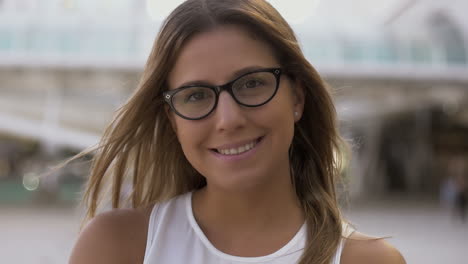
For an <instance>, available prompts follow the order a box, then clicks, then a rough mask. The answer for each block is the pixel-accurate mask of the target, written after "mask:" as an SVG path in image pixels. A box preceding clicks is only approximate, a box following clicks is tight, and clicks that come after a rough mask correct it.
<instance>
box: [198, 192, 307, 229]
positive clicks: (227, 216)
mask: <svg viewBox="0 0 468 264" xmlns="http://www.w3.org/2000/svg"><path fill="white" fill-rule="evenodd" d="M287 186H289V188H285V185H284V184H278V186H276V187H275V186H273V187H271V186H270V188H265V189H260V190H258V189H256V190H251V191H250V190H248V191H242V192H227V191H225V190H217V189H216V188H210V186H209V185H208V186H207V187H205V188H204V189H202V190H199V191H197V192H195V193H194V195H193V211H194V215H195V218H196V219H197V221H198V222H199V225H200V226H201V227H202V228H203V227H205V228H206V229H208V228H216V227H220V228H222V229H223V230H224V231H226V232H232V233H237V232H249V231H250V230H264V231H267V230H278V229H282V228H292V229H294V228H299V227H300V226H301V225H302V224H303V223H304V215H303V212H302V208H301V206H300V202H299V200H298V199H297V196H296V194H295V190H294V187H293V185H292V184H291V183H289V185H287Z"/></svg>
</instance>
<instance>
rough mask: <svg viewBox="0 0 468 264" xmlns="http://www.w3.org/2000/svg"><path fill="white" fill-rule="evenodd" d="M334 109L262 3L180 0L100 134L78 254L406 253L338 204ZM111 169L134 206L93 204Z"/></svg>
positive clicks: (255, 259)
mask: <svg viewBox="0 0 468 264" xmlns="http://www.w3.org/2000/svg"><path fill="white" fill-rule="evenodd" d="M335 115H336V114H335V110H334V107H333V104H332V100H331V98H330V94H329V91H328V90H327V89H326V87H325V85H324V83H323V81H322V80H321V78H320V77H319V75H318V74H317V72H316V71H315V70H314V69H313V68H312V66H311V65H310V64H309V63H308V62H307V60H306V59H305V58H304V56H303V54H302V52H301V49H300V47H299V45H298V42H297V40H296V38H295V36H294V33H293V31H292V30H291V28H290V27H289V26H288V24H287V23H286V22H285V21H284V19H283V18H282V17H281V16H280V14H278V13H277V11H276V10H275V9H274V8H273V7H271V6H270V5H269V4H268V3H267V2H265V1H262V0H189V1H186V2H184V3H183V4H182V5H180V6H179V7H178V8H177V9H176V10H174V11H173V13H172V14H171V15H170V16H169V17H168V18H167V20H166V21H165V23H164V24H163V26H162V29H161V31H160V33H159V36H158V38H157V40H156V43H155V45H154V48H153V50H152V53H151V55H150V57H149V60H148V63H147V65H146V68H145V71H144V73H143V76H142V81H141V83H140V86H139V88H138V89H137V90H136V92H135V94H134V95H133V96H132V98H131V99H130V100H129V102H128V103H127V104H126V105H125V106H124V107H123V108H122V109H121V111H120V112H119V114H118V116H117V118H116V119H115V121H114V122H113V123H112V124H111V125H110V126H109V128H108V129H107V131H106V133H105V135H104V138H103V140H102V143H101V145H100V147H99V149H98V150H99V152H98V154H97V155H96V157H95V162H94V166H93V170H92V174H91V177H90V179H89V184H88V186H87V191H86V195H85V201H87V203H88V208H89V210H88V216H89V217H90V218H92V221H91V222H90V223H88V225H87V227H86V228H85V229H84V230H83V232H82V234H81V236H80V238H79V239H78V242H77V244H76V246H75V248H74V250H73V253H72V256H71V259H70V263H72V264H79V263H147V264H149V263H206V264H210V263H301V264H302V263H324V264H325V263H327V264H328V263H345V264H346V263H392V264H393V263H395V264H397V263H404V260H403V258H402V257H401V255H400V254H399V252H398V251H397V250H396V249H394V248H393V247H392V246H390V245H389V244H387V243H386V242H384V241H383V240H381V239H370V238H367V237H366V236H365V235H363V234H359V233H357V232H353V230H352V229H351V228H350V227H349V226H348V225H347V224H345V222H344V220H343V218H342V216H341V214H340V211H339V209H338V204H337V197H336V194H335V182H336V178H337V177H338V174H339V170H340V165H339V164H338V163H337V160H339V159H337V158H336V156H337V155H339V154H340V153H341V150H342V149H343V148H342V146H343V144H342V141H341V139H340V137H339V135H338V133H337V124H336V116H335ZM106 180H110V181H111V182H112V201H113V207H114V208H119V207H121V201H120V197H121V191H120V189H121V186H122V185H123V184H124V183H125V182H126V181H127V180H130V181H131V184H132V188H131V192H130V195H129V201H131V203H132V206H131V207H132V208H133V209H125V210H124V209H118V210H117V209H116V210H111V211H110V212H107V213H103V214H99V215H97V216H95V214H96V210H97V201H98V199H99V198H100V197H101V195H100V194H101V186H102V185H103V182H105V181H106ZM346 237H350V238H351V239H347V240H346V243H344V242H345V238H346Z"/></svg>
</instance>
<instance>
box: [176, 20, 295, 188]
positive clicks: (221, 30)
mask: <svg viewBox="0 0 468 264" xmlns="http://www.w3.org/2000/svg"><path fill="white" fill-rule="evenodd" d="M274 67H280V65H279V62H278V61H277V59H276V58H275V56H274V53H273V50H272V49H271V47H270V46H269V45H266V44H265V43H264V42H262V41H260V40H257V39H254V38H253V37H252V35H250V34H248V33H247V32H246V31H244V30H242V28H240V27H237V26H221V27H217V28H216V29H214V30H211V31H208V32H204V33H200V34H198V35H195V36H194V37H193V38H192V39H190V40H189V41H188V42H187V43H186V44H185V46H184V47H183V48H182V50H181V52H180V54H179V56H178V58H177V60H176V63H175V66H174V68H173V69H172V71H171V73H170V74H169V76H168V84H169V87H170V89H171V90H173V89H177V88H179V87H181V86H183V85H186V84H190V83H200V82H201V83H204V84H210V85H222V84H225V83H228V82H230V81H231V80H234V79H236V78H238V77H239V76H241V75H243V74H245V73H247V72H249V71H253V70H256V69H262V68H274ZM293 89H294V88H293V83H292V82H291V81H290V79H289V78H288V77H287V76H286V75H282V76H281V80H280V85H279V88H278V91H277V93H276V95H275V96H274V97H273V99H272V100H271V101H269V102H268V103H267V104H265V105H262V106H259V107H246V106H241V105H239V104H238V103H236V101H235V100H234V99H233V98H232V97H231V95H230V94H229V93H227V92H226V91H223V92H221V94H220V96H219V101H218V105H217V107H216V109H214V111H213V112H211V114H209V115H208V116H207V117H205V118H203V119H201V120H187V119H183V118H181V117H180V116H178V115H176V114H175V113H174V112H169V113H168V114H169V118H170V120H171V123H172V126H173V128H174V130H175V132H176V134H177V138H178V140H179V142H180V144H181V146H182V150H183V152H184V154H185V156H186V158H187V160H188V161H189V162H190V163H191V164H192V166H193V167H194V168H195V169H196V170H197V171H198V172H200V173H201V174H202V175H203V176H204V177H206V180H207V184H208V187H209V188H221V189H224V190H241V189H246V188H252V187H259V186H263V187H266V186H269V185H271V184H284V183H287V182H289V177H290V174H289V157H288V150H289V146H290V144H291V141H292V138H293V135H294V122H295V121H297V120H299V118H300V116H301V114H302V109H303V96H302V92H301V91H300V90H299V89H297V88H296V90H297V91H298V92H295V91H294V90H293ZM295 112H297V113H298V114H297V115H295V114H294V113H295Z"/></svg>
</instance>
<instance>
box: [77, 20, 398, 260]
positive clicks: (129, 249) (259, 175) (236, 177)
mask: <svg viewBox="0 0 468 264" xmlns="http://www.w3.org/2000/svg"><path fill="white" fill-rule="evenodd" d="M273 54H274V53H273V51H272V50H271V48H270V47H269V46H268V45H267V44H266V43H263V42H261V41H259V40H256V39H254V38H252V36H251V35H249V34H248V33H246V32H245V31H244V30H242V28H239V27H236V26H223V27H218V28H216V29H214V30H212V31H209V32H205V33H200V34H198V35H196V36H195V37H194V38H192V39H191V40H190V41H189V42H188V43H187V44H186V46H185V47H184V48H183V49H182V51H181V53H180V55H179V57H178V59H177V61H176V64H175V66H174V68H173V69H172V71H171V73H170V75H169V78H168V83H169V86H170V88H171V89H175V88H178V87H179V86H181V85H183V84H186V83H187V82H192V81H203V82H205V83H209V84H214V85H220V84H224V83H227V82H228V81H230V80H232V79H233V78H235V77H237V76H238V73H236V72H238V71H239V70H242V69H245V68H249V67H252V66H260V67H264V68H267V67H277V66H279V63H278V61H277V60H276V58H275V57H274V56H273ZM303 102H304V99H303V93H302V89H301V87H299V86H297V85H295V84H294V83H293V82H291V80H289V79H288V78H287V76H285V75H283V76H282V77H281V82H280V87H279V90H278V93H277V94H276V96H275V97H274V98H273V100H272V101H270V102H269V103H267V104H266V105H264V106H261V107H257V108H247V107H242V106H240V105H238V104H237V103H236V102H235V101H234V100H233V98H232V97H231V96H230V95H229V94H227V93H222V94H221V95H220V98H219V103H218V107H217V108H216V110H215V111H214V112H213V113H212V114H211V115H210V116H208V117H207V118H205V119H202V120H198V121H191V120H185V119H182V118H180V117H178V116H176V115H175V114H173V113H172V112H168V116H169V118H170V120H171V124H172V127H173V129H174V131H175V132H176V134H177V137H178V139H179V142H180V144H181V146H182V149H183V151H184V154H185V156H186V157H187V159H188V160H189V161H190V163H191V164H192V165H193V166H194V167H195V168H196V169H197V170H198V171H199V172H200V173H201V174H202V175H204V176H205V177H206V179H207V186H206V187H205V188H203V189H202V190H199V191H197V192H195V193H194V195H193V211H194V215H195V218H196V220H197V222H198V224H199V226H200V227H201V228H202V230H203V231H204V233H205V235H206V236H207V238H208V239H209V240H210V242H211V243H212V244H213V245H214V246H215V247H216V248H218V249H219V250H221V251H223V252H225V253H227V254H232V255H237V256H245V257H251V256H262V255H266V254H270V253H272V252H275V251H276V250H278V249H279V248H281V247H282V246H283V245H284V244H286V243H287V242H288V241H289V240H290V239H291V238H292V237H293V236H294V235H295V234H296V232H297V231H298V230H299V228H300V227H301V225H302V224H303V223H304V221H305V219H304V215H303V213H302V210H301V208H300V206H299V201H298V200H297V197H296V196H295V193H294V188H293V186H292V184H291V182H290V174H289V159H288V148H289V145H290V143H291V140H292V137H293V133H294V131H293V127H294V122H296V121H298V120H299V119H300V116H301V114H302V110H303ZM294 112H298V113H299V114H298V115H294ZM258 137H263V140H262V143H260V144H259V145H258V146H257V147H256V151H255V152H254V154H253V155H250V156H249V157H248V158H246V159H241V160H237V161H225V160H222V159H219V158H217V157H216V156H215V155H213V153H212V150H211V149H213V148H218V147H220V146H225V145H226V144H227V145H232V144H234V145H236V144H239V143H241V142H246V141H247V142H248V141H251V140H253V139H256V138H258ZM220 172H222V173H220ZM150 212H151V208H146V209H138V210H136V209H134V210H114V211H111V212H107V213H104V214H101V215H99V216H97V217H95V218H94V219H93V220H92V221H91V222H90V223H89V224H88V226H87V227H86V228H85V229H84V230H83V232H82V233H81V235H80V238H79V239H78V242H77V244H76V246H75V248H74V250H73V252H72V255H71V258H70V263H72V264H81V263H87V264H89V263H142V262H143V256H144V250H145V244H146V234H147V226H148V219H149V214H150ZM220 212H222V213H220ZM351 238H356V239H366V238H369V237H367V236H365V235H363V234H360V233H357V232H356V233H354V234H353V235H352V236H351ZM116 252H118V254H117V253H116ZM341 263H344V264H351V263H364V264H366V263H383V264H399V263H405V262H404V260H403V258H402V257H401V255H400V254H399V252H398V251H397V250H396V249H395V248H393V247H392V246H391V245H389V244H388V243H387V242H385V241H384V240H372V241H360V240H348V242H347V243H346V244H345V248H344V250H343V254H342V261H341Z"/></svg>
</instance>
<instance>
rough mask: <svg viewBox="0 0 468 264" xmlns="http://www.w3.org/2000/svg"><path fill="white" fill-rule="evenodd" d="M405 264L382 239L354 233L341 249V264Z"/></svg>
mask: <svg viewBox="0 0 468 264" xmlns="http://www.w3.org/2000/svg"><path fill="white" fill-rule="evenodd" d="M355 263H359V264H374V263H379V264H406V261H405V259H404V258H403V256H402V255H401V253H400V252H399V251H398V250H397V249H396V248H395V247H393V246H392V245H391V244H389V243H388V242H387V241H385V240H384V239H379V238H375V237H370V236H367V235H365V234H362V233H359V232H354V233H353V234H352V235H351V236H350V238H349V239H347V240H346V243H345V245H344V248H343V252H342V255H341V264H355Z"/></svg>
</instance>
